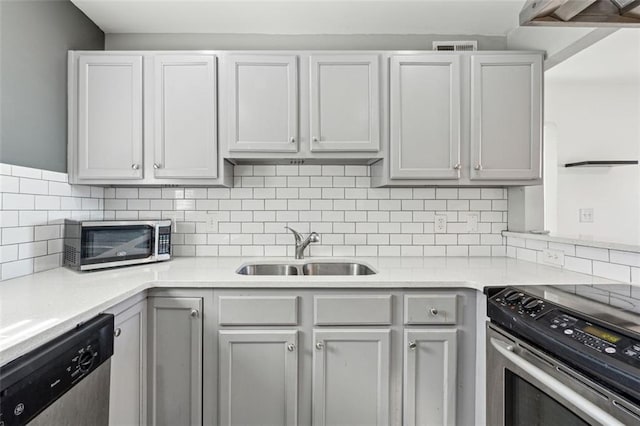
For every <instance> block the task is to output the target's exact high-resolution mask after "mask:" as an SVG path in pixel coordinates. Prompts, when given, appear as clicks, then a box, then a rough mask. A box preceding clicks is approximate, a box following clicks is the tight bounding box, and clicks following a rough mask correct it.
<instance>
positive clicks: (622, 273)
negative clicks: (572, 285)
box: [593, 260, 631, 283]
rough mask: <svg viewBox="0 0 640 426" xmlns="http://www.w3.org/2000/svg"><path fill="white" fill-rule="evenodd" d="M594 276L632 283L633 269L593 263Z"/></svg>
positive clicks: (598, 262) (606, 263)
mask: <svg viewBox="0 0 640 426" xmlns="http://www.w3.org/2000/svg"><path fill="white" fill-rule="evenodd" d="M593 275H597V276H599V277H604V278H609V279H611V280H616V281H623V282H627V283H628V282H631V268H630V267H629V266H625V265H616V264H615V263H609V262H600V261H597V260H594V261H593Z"/></svg>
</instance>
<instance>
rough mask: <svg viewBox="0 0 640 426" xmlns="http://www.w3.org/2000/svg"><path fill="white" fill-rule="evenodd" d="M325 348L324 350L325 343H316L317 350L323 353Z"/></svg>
mask: <svg viewBox="0 0 640 426" xmlns="http://www.w3.org/2000/svg"><path fill="white" fill-rule="evenodd" d="M323 348H324V342H322V341H320V342H316V349H318V350H319V351H321V350H322V349H323Z"/></svg>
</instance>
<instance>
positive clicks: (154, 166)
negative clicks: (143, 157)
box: [153, 163, 162, 169]
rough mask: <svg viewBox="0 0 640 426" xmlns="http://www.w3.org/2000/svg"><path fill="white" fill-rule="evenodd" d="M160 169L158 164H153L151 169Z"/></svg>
mask: <svg viewBox="0 0 640 426" xmlns="http://www.w3.org/2000/svg"><path fill="white" fill-rule="evenodd" d="M160 167H162V166H161V165H160V164H158V163H153V168H154V169H159V168H160Z"/></svg>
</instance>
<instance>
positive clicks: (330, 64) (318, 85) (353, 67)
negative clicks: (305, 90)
mask: <svg viewBox="0 0 640 426" xmlns="http://www.w3.org/2000/svg"><path fill="white" fill-rule="evenodd" d="M309 61H310V76H311V81H310V91H311V92H310V102H311V107H310V130H311V135H310V137H309V140H310V141H311V151H312V152H313V151H374V152H375V151H378V150H379V149H380V71H379V61H380V58H379V56H378V55H311V56H310V58H309Z"/></svg>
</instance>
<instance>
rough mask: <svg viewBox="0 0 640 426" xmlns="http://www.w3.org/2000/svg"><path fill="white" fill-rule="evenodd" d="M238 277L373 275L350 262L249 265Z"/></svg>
mask: <svg viewBox="0 0 640 426" xmlns="http://www.w3.org/2000/svg"><path fill="white" fill-rule="evenodd" d="M236 273H238V274H240V275H327V276H330V275H373V274H375V273H376V271H374V270H373V269H371V268H370V267H368V266H367V265H363V264H362V263H350V262H309V263H302V264H289V263H251V264H247V265H243V266H242V267H240V269H238V270H237V271H236Z"/></svg>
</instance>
